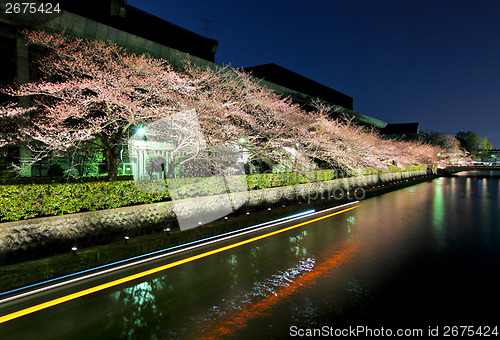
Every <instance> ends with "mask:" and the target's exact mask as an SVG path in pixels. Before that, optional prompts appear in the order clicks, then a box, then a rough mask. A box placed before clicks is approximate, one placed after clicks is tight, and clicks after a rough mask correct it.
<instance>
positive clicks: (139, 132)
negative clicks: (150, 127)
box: [137, 127, 146, 136]
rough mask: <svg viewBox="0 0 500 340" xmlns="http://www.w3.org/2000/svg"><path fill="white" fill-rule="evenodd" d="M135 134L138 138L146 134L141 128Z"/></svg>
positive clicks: (144, 129)
mask: <svg viewBox="0 0 500 340" xmlns="http://www.w3.org/2000/svg"><path fill="white" fill-rule="evenodd" d="M137 134H138V135H139V136H144V135H145V134H146V128H143V127H142V128H139V129H137Z"/></svg>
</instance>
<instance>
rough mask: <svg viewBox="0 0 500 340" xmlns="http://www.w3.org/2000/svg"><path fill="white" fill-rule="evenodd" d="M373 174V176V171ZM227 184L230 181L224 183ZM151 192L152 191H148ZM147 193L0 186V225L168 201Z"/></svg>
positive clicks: (257, 184)
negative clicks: (8, 222)
mask: <svg viewBox="0 0 500 340" xmlns="http://www.w3.org/2000/svg"><path fill="white" fill-rule="evenodd" d="M423 169H426V166H412V167H408V168H407V169H402V168H398V167H391V168H390V170H391V172H401V171H414V170H423ZM374 171H375V170H374V169H368V168H367V169H364V170H363V171H360V172H357V173H353V174H352V175H361V174H362V175H369V174H373V173H374ZM375 173H377V172H376V171H375ZM336 178H338V172H337V171H335V170H321V171H311V172H308V173H307V174H305V175H302V174H298V173H268V174H257V175H247V176H246V180H247V186H248V189H249V190H260V189H266V188H272V187H278V186H286V185H295V184H303V183H310V182H316V181H329V180H333V179H336ZM228 180H230V179H228ZM169 181H172V182H173V183H174V184H175V186H176V187H177V188H178V189H177V190H176V191H175V198H176V199H181V198H188V197H195V196H209V195H217V194H221V193H224V192H226V190H227V189H226V186H225V184H224V181H222V180H221V181H215V180H213V179H212V178H180V179H172V180H169ZM141 184H144V185H146V186H149V185H152V186H153V187H154V186H156V187H158V184H160V187H163V183H162V180H160V181H159V183H158V182H156V183H155V182H154V181H153V182H147V183H141ZM148 191H150V192H151V191H153V190H148ZM159 191H160V192H157V193H148V192H143V191H140V190H138V189H137V187H136V185H135V183H134V181H132V180H128V181H124V180H122V181H115V182H104V181H101V182H86V183H64V184H63V183H50V184H24V185H0V221H17V220H23V219H29V218H35V217H44V216H55V215H63V214H71V213H77V212H84V211H95V210H101V209H112V208H118V207H124V206H130V205H137V204H149V203H154V202H161V201H168V200H170V199H171V197H170V194H169V192H168V190H167V191H166V192H161V190H159Z"/></svg>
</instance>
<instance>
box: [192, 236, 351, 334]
mask: <svg viewBox="0 0 500 340" xmlns="http://www.w3.org/2000/svg"><path fill="white" fill-rule="evenodd" d="M357 250H358V245H357V244H352V245H350V246H349V247H347V248H343V249H339V250H336V251H334V252H332V253H331V254H330V256H329V257H327V258H324V259H322V260H321V261H316V260H315V259H313V258H308V259H306V260H305V261H300V262H299V264H298V265H297V266H295V267H292V268H290V269H289V270H287V271H284V272H279V273H277V274H273V275H272V276H271V277H270V278H268V279H266V280H264V281H262V282H256V283H254V287H253V288H252V289H251V290H250V291H246V292H241V293H240V294H238V295H237V296H235V297H234V298H233V299H231V300H230V301H223V303H222V304H220V305H217V306H214V307H212V309H211V311H210V312H212V313H216V315H217V318H214V317H213V316H212V315H211V313H207V315H204V316H202V317H201V318H200V319H199V320H197V321H196V324H197V327H196V330H195V331H194V332H193V333H191V334H189V335H188V337H187V338H190V339H194V338H200V339H220V338H221V337H226V336H229V335H231V334H233V333H234V332H236V331H238V330H240V329H242V328H245V327H247V326H248V323H249V322H250V321H252V320H253V319H255V318H260V317H263V316H266V315H269V314H272V313H273V312H274V310H273V308H274V307H275V306H276V305H278V304H280V303H282V302H283V301H286V300H287V299H289V298H291V297H292V296H293V295H296V294H298V293H300V292H302V291H304V290H308V289H311V288H314V287H315V284H316V281H317V280H318V279H319V278H321V277H326V276H331V275H332V274H333V273H334V272H335V270H336V269H338V268H339V267H340V266H341V265H342V264H344V263H347V262H349V261H351V260H352V259H353V258H354V255H355V254H356V252H357ZM312 312H313V311H311V310H310V311H309V314H311V315H314V314H313V313H312ZM305 313H306V314H307V313H308V311H307V310H306V312H305Z"/></svg>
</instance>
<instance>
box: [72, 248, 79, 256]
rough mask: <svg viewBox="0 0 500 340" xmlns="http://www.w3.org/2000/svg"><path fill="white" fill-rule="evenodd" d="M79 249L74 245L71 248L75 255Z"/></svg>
mask: <svg viewBox="0 0 500 340" xmlns="http://www.w3.org/2000/svg"><path fill="white" fill-rule="evenodd" d="M77 250H78V248H77V247H73V248H71V251H72V252H73V255H76V251H77Z"/></svg>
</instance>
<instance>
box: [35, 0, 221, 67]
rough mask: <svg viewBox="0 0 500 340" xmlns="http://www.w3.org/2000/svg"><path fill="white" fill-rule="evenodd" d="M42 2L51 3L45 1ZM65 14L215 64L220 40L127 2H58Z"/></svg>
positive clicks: (119, 0) (110, 0) (67, 0)
mask: <svg viewBox="0 0 500 340" xmlns="http://www.w3.org/2000/svg"><path fill="white" fill-rule="evenodd" d="M42 2H52V3H54V1H46V0H42ZM57 2H58V3H60V7H61V9H62V10H66V11H69V12H72V13H74V14H78V15H80V16H82V17H85V18H88V19H92V20H95V21H97V22H99V23H102V24H105V25H108V26H111V27H114V28H116V29H118V30H120V31H123V32H127V33H130V34H134V35H136V36H138V37H141V38H144V39H147V40H151V41H154V42H156V43H158V44H161V45H164V46H168V47H171V48H174V49H176V50H179V51H182V52H185V53H189V54H191V55H194V56H197V57H199V58H202V59H205V60H208V61H212V62H214V61H215V53H216V52H217V46H218V42H217V40H214V39H210V38H206V37H204V36H202V35H199V34H197V33H194V32H192V31H189V30H187V29H185V28H182V27H180V26H177V25H175V24H173V23H171V22H168V21H166V20H163V19H161V18H159V17H157V16H154V15H152V14H150V13H146V12H144V11H142V10H140V9H138V8H136V7H134V6H130V5H128V4H127V3H126V1H125V0H86V1H85V2H81V1H74V0H59V1H57Z"/></svg>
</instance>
